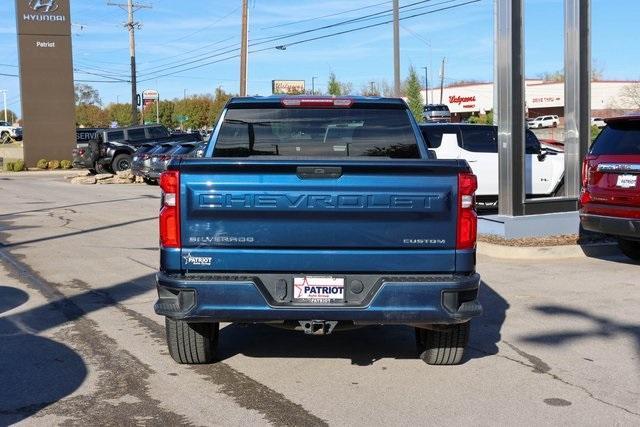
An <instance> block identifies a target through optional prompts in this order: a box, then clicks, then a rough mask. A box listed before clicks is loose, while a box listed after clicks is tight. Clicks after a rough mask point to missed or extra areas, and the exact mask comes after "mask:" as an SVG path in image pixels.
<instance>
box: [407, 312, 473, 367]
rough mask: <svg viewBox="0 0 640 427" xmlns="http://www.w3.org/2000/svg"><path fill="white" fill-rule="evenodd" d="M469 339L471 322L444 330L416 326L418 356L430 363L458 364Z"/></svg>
mask: <svg viewBox="0 0 640 427" xmlns="http://www.w3.org/2000/svg"><path fill="white" fill-rule="evenodd" d="M468 341H469V322H465V323H460V324H458V325H452V326H451V327H448V328H446V329H442V330H431V329H423V328H416V344H417V347H418V356H419V357H420V359H422V360H423V361H424V362H425V363H427V364H428V365H457V364H459V363H460V362H461V361H462V356H464V349H465V347H466V346H467V342H468Z"/></svg>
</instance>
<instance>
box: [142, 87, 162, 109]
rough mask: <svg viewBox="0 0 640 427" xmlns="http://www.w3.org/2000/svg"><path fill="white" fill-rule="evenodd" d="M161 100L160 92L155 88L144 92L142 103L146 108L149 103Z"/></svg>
mask: <svg viewBox="0 0 640 427" xmlns="http://www.w3.org/2000/svg"><path fill="white" fill-rule="evenodd" d="M159 100H160V94H159V93H158V91H157V90H155V89H147V90H145V91H143V92H142V105H143V106H144V107H145V108H146V107H147V106H148V105H150V104H153V103H154V102H156V101H159Z"/></svg>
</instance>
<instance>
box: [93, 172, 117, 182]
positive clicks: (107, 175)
mask: <svg viewBox="0 0 640 427" xmlns="http://www.w3.org/2000/svg"><path fill="white" fill-rule="evenodd" d="M95 178H96V179H97V180H98V181H102V180H103V179H109V178H113V174H111V173H99V174H97V175H95Z"/></svg>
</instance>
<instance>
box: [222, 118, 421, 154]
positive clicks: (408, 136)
mask: <svg viewBox="0 0 640 427" xmlns="http://www.w3.org/2000/svg"><path fill="white" fill-rule="evenodd" d="M213 156H214V157H251V156H285V157H325V158H326V157H387V158H394V159H419V158H420V151H419V149H418V143H417V141H416V136H415V134H414V131H413V128H412V126H411V121H410V119H409V117H408V114H407V111H406V110H390V109H370V108H368V109H358V108H349V109H346V108H345V109H343V108H339V109H338V108H336V109H315V108H264V109H229V110H228V111H227V114H226V116H225V118H224V122H223V123H222V127H221V128H220V133H219V135H218V138H217V140H216V143H215V148H214V153H213Z"/></svg>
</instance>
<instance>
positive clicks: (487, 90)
mask: <svg viewBox="0 0 640 427" xmlns="http://www.w3.org/2000/svg"><path fill="white" fill-rule="evenodd" d="M638 84H640V82H638V81H606V80H602V81H594V82H592V83H591V111H592V112H591V115H592V117H605V118H606V117H611V116H615V115H619V114H624V113H626V112H629V111H634V110H637V105H636V106H635V107H634V105H633V103H631V102H629V100H628V99H625V97H624V96H623V93H624V88H625V87H628V86H630V85H638ZM493 89H494V87H493V83H475V84H462V85H452V86H448V87H445V88H444V90H443V91H442V103H443V104H445V105H447V106H448V107H449V109H450V110H451V120H452V121H454V122H458V121H461V120H464V119H466V118H468V117H470V116H471V115H476V116H477V115H483V114H485V113H487V112H488V111H491V110H492V109H493ZM428 92H429V102H428V103H429V104H439V103H440V88H436V89H430V90H429V91H428ZM422 99H423V100H424V99H425V91H424V90H423V91H422ZM525 102H526V111H527V117H530V118H533V117H538V116H543V115H548V114H555V115H557V116H559V117H561V118H562V117H563V116H564V83H563V82H560V83H555V82H545V81H543V80H527V81H526V89H525Z"/></svg>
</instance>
